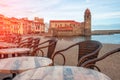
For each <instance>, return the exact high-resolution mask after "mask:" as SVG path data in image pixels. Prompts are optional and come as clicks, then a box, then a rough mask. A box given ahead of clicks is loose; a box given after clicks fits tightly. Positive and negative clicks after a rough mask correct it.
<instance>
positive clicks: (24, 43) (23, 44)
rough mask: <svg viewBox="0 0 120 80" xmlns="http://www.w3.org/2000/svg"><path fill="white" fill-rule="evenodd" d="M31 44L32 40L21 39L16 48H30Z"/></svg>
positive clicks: (30, 38) (29, 38)
mask: <svg viewBox="0 0 120 80" xmlns="http://www.w3.org/2000/svg"><path fill="white" fill-rule="evenodd" d="M32 44H33V38H32V37H28V38H25V39H22V40H21V41H20V43H19V44H18V45H19V46H18V47H24V48H30V47H31V46H32Z"/></svg>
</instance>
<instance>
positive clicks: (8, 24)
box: [0, 14, 45, 35]
mask: <svg viewBox="0 0 120 80" xmlns="http://www.w3.org/2000/svg"><path fill="white" fill-rule="evenodd" d="M42 32H45V24H44V19H42V18H38V17H35V18H34V20H28V18H21V19H17V18H14V17H12V18H8V17H5V16H4V15H1V14H0V33H1V34H21V35H23V34H30V33H42Z"/></svg>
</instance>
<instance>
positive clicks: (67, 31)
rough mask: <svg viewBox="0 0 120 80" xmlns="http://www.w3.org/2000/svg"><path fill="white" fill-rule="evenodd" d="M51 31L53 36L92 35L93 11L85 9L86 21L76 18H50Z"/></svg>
mask: <svg viewBox="0 0 120 80" xmlns="http://www.w3.org/2000/svg"><path fill="white" fill-rule="evenodd" d="M49 32H50V33H52V34H53V36H78V35H81V36H90V35H91V13H90V10H89V9H86V10H85V13H84V22H76V21H74V20H50V29H49Z"/></svg>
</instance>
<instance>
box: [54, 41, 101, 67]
mask: <svg viewBox="0 0 120 80" xmlns="http://www.w3.org/2000/svg"><path fill="white" fill-rule="evenodd" d="M74 46H78V47H79V50H78V62H79V60H80V58H81V57H82V56H84V55H87V54H89V56H88V57H87V58H86V59H84V60H85V61H86V60H89V59H91V58H96V57H97V55H98V53H99V50H100V49H101V47H102V44H101V43H100V42H98V41H95V40H86V41H82V42H77V43H75V44H72V45H70V46H68V47H67V48H65V49H62V50H59V51H56V52H55V53H54V54H53V55H52V60H53V62H54V59H55V56H56V55H61V56H62V57H63V61H64V62H63V65H65V63H66V58H65V56H64V51H67V50H69V49H70V48H72V47H74ZM84 60H83V61H82V62H84Z"/></svg>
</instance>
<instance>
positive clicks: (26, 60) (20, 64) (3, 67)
mask: <svg viewBox="0 0 120 80" xmlns="http://www.w3.org/2000/svg"><path fill="white" fill-rule="evenodd" d="M49 65H52V60H51V59H49V58H46V57H35V56H34V57H33V56H22V57H12V58H5V59H0V73H12V74H13V77H14V76H16V74H19V73H21V72H23V71H26V70H29V69H36V68H40V67H44V66H49Z"/></svg>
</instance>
